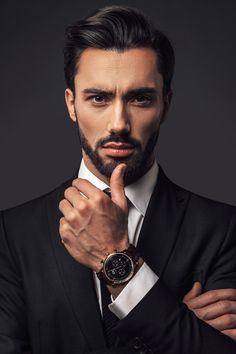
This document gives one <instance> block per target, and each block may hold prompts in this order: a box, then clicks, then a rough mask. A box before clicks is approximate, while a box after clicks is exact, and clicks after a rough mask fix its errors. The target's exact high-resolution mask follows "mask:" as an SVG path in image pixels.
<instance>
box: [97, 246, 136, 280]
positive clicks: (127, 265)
mask: <svg viewBox="0 0 236 354" xmlns="http://www.w3.org/2000/svg"><path fill="white" fill-rule="evenodd" d="M102 263H103V266H102V268H101V269H100V270H99V272H98V273H97V276H98V278H99V279H100V280H101V281H103V282H104V283H106V285H112V286H115V285H121V284H125V283H127V282H128V281H129V280H130V279H131V278H132V277H133V276H134V274H135V272H136V271H137V269H138V268H139V267H140V265H141V261H140V255H139V253H138V251H137V249H136V248H135V247H134V246H133V245H132V244H130V245H129V247H128V248H126V249H124V250H123V251H114V252H112V253H110V254H108V255H107V256H106V258H105V259H104V260H103V261H102Z"/></svg>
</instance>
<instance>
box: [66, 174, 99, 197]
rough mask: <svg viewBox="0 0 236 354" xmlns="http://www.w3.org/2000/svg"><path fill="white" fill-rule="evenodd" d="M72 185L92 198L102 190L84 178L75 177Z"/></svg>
mask: <svg viewBox="0 0 236 354" xmlns="http://www.w3.org/2000/svg"><path fill="white" fill-rule="evenodd" d="M72 186H73V187H75V188H77V189H78V191H80V192H81V193H83V194H84V195H85V197H87V198H88V199H89V198H92V197H93V196H94V194H97V193H101V192H102V191H101V190H100V189H99V188H97V187H95V186H94V185H93V184H92V183H90V182H89V181H87V180H86V179H83V178H76V179H74V180H73V182H72ZM103 194H104V193H103Z"/></svg>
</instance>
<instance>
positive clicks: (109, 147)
mask: <svg viewBox="0 0 236 354" xmlns="http://www.w3.org/2000/svg"><path fill="white" fill-rule="evenodd" d="M103 151H104V153H105V155H107V156H110V157H128V156H130V155H132V154H133V152H134V147H133V146H132V145H130V144H127V143H115V142H110V143H106V144H104V145H103Z"/></svg>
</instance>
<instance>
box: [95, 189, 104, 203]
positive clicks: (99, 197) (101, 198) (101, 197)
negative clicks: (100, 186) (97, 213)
mask: <svg viewBox="0 0 236 354" xmlns="http://www.w3.org/2000/svg"><path fill="white" fill-rule="evenodd" d="M93 200H94V202H95V203H96V204H101V203H103V202H104V200H105V198H104V195H103V194H102V193H101V192H99V193H95V194H94V196H93Z"/></svg>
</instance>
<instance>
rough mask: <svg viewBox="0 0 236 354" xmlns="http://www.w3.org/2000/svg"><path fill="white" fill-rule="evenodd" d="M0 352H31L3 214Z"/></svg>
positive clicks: (0, 229)
mask: <svg viewBox="0 0 236 354" xmlns="http://www.w3.org/2000/svg"><path fill="white" fill-rule="evenodd" d="M0 245H1V246H0V353H4V354H15V353H17V354H18V353H19V354H30V348H29V345H28V338H27V325H26V316H25V304H24V298H23V289H22V282H21V278H20V275H19V273H18V270H17V267H16V265H15V263H14V261H13V258H12V255H11V252H10V250H9V247H8V244H7V239H6V236H5V231H4V224H3V213H1V214H0Z"/></svg>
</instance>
